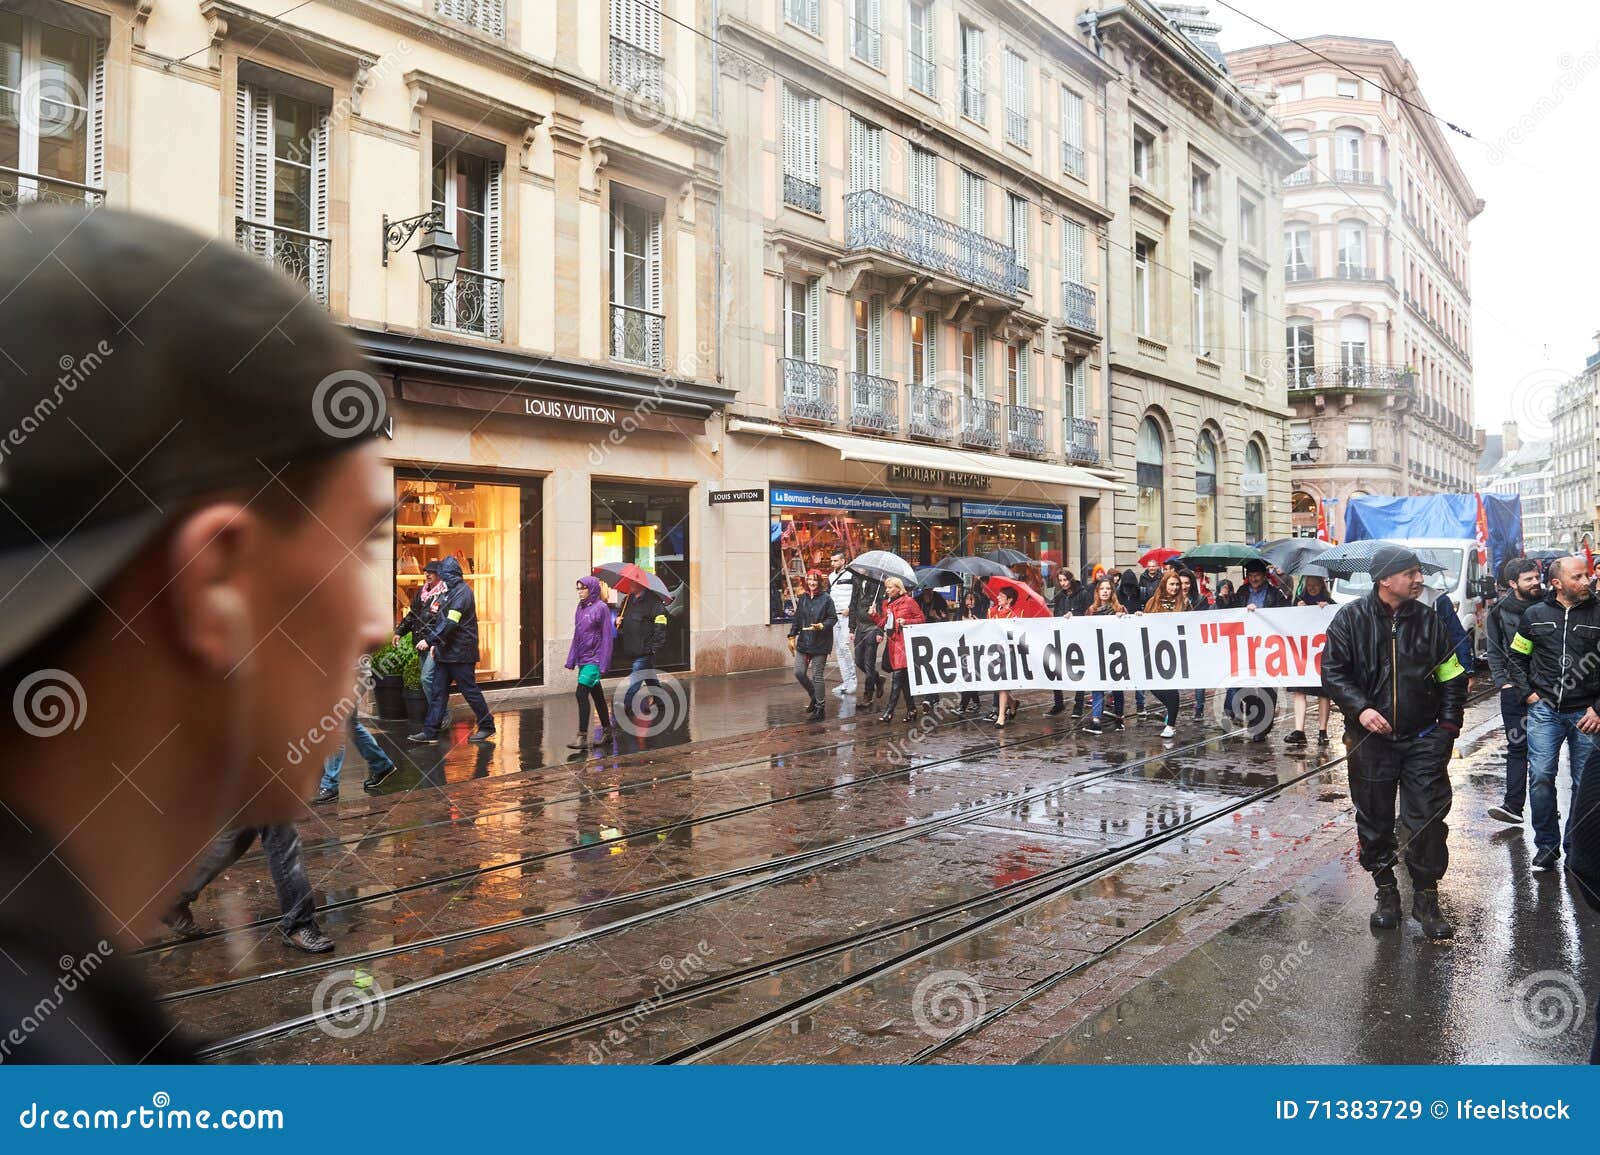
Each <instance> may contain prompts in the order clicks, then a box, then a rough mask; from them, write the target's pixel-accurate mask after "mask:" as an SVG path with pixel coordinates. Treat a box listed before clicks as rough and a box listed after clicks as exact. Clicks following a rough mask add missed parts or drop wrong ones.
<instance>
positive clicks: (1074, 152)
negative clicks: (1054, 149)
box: [1061, 141, 1086, 177]
mask: <svg viewBox="0 0 1600 1155" xmlns="http://www.w3.org/2000/svg"><path fill="white" fill-rule="evenodd" d="M1061 168H1062V170H1063V171H1065V172H1070V173H1071V174H1072V175H1073V176H1077V177H1081V176H1082V175H1083V174H1084V172H1085V171H1086V169H1085V165H1084V157H1083V149H1081V148H1079V147H1078V146H1077V145H1075V144H1068V143H1067V142H1066V141H1062V142H1061Z"/></svg>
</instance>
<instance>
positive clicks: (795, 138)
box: [783, 84, 822, 213]
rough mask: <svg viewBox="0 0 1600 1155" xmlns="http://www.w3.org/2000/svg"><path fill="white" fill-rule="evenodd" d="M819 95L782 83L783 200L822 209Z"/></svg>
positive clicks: (815, 210) (808, 210)
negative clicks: (818, 144)
mask: <svg viewBox="0 0 1600 1155" xmlns="http://www.w3.org/2000/svg"><path fill="white" fill-rule="evenodd" d="M817 105H818V101H817V98H816V97H815V96H813V95H811V93H809V92H801V91H800V90H799V89H797V88H793V87H791V86H789V85H787V84H785V85H784V86H783V203H784V204H788V205H794V206H795V207H796V208H800V209H805V210H806V211H807V212H813V213H820V212H821V211H822V184H821V178H820V175H819V169H818V161H817Z"/></svg>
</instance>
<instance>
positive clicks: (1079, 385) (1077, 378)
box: [1072, 357, 1089, 417]
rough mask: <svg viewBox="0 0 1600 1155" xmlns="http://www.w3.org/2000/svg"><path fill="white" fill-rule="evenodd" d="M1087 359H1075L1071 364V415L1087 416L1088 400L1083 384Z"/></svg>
mask: <svg viewBox="0 0 1600 1155" xmlns="http://www.w3.org/2000/svg"><path fill="white" fill-rule="evenodd" d="M1086 361H1087V358H1084V357H1076V358H1074V359H1073V362H1072V415H1073V416H1074V417H1084V416H1087V415H1088V408H1089V398H1088V396H1087V392H1088V391H1087V388H1086V386H1085V383H1084V364H1085V362H1086Z"/></svg>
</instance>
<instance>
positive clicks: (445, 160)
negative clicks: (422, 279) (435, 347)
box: [432, 124, 504, 341]
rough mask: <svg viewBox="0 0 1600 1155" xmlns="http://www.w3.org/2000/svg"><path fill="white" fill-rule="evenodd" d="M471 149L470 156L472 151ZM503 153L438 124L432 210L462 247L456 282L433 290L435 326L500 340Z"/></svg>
mask: <svg viewBox="0 0 1600 1155" xmlns="http://www.w3.org/2000/svg"><path fill="white" fill-rule="evenodd" d="M469 150H470V151H469ZM495 151H498V152H500V153H501V155H504V149H500V148H498V147H497V146H495V145H491V144H489V143H488V142H485V141H480V140H476V139H475V138H471V137H467V136H464V135H462V134H459V133H455V132H454V131H452V130H448V129H445V128H444V127H443V126H442V125H439V124H435V125H434V145H433V211H434V212H437V213H440V214H441V215H442V216H443V218H444V222H445V227H446V229H448V230H449V231H450V232H451V233H453V234H454V235H455V238H456V244H458V245H460V246H461V258H460V260H459V262H458V263H457V265H456V279H455V280H454V281H452V282H451V283H450V284H448V285H446V286H444V287H443V288H442V289H434V290H433V306H432V324H433V325H434V327H435V328H441V329H454V330H455V331H457V332H459V333H471V334H473V335H475V336H479V337H486V338H488V339H489V340H491V341H498V340H500V317H501V295H502V290H503V287H504V285H503V281H502V279H501V277H500V227H501V222H500V173H501V162H500V161H499V160H491V159H489V156H488V154H489V153H491V152H495Z"/></svg>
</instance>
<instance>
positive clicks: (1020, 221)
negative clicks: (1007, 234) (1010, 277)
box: [1006, 193, 1028, 269]
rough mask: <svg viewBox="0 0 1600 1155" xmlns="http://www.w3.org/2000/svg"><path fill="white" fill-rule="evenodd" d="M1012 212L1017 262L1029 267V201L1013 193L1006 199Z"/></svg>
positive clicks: (1013, 241)
mask: <svg viewBox="0 0 1600 1155" xmlns="http://www.w3.org/2000/svg"><path fill="white" fill-rule="evenodd" d="M1006 203H1007V205H1008V206H1009V207H1010V212H1011V245H1012V247H1013V248H1014V249H1016V251H1017V264H1018V266H1020V267H1021V268H1024V269H1026V268H1027V267H1028V202H1027V200H1026V199H1025V198H1023V197H1019V196H1017V195H1016V194H1015V193H1011V194H1009V195H1008V196H1007V199H1006Z"/></svg>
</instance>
